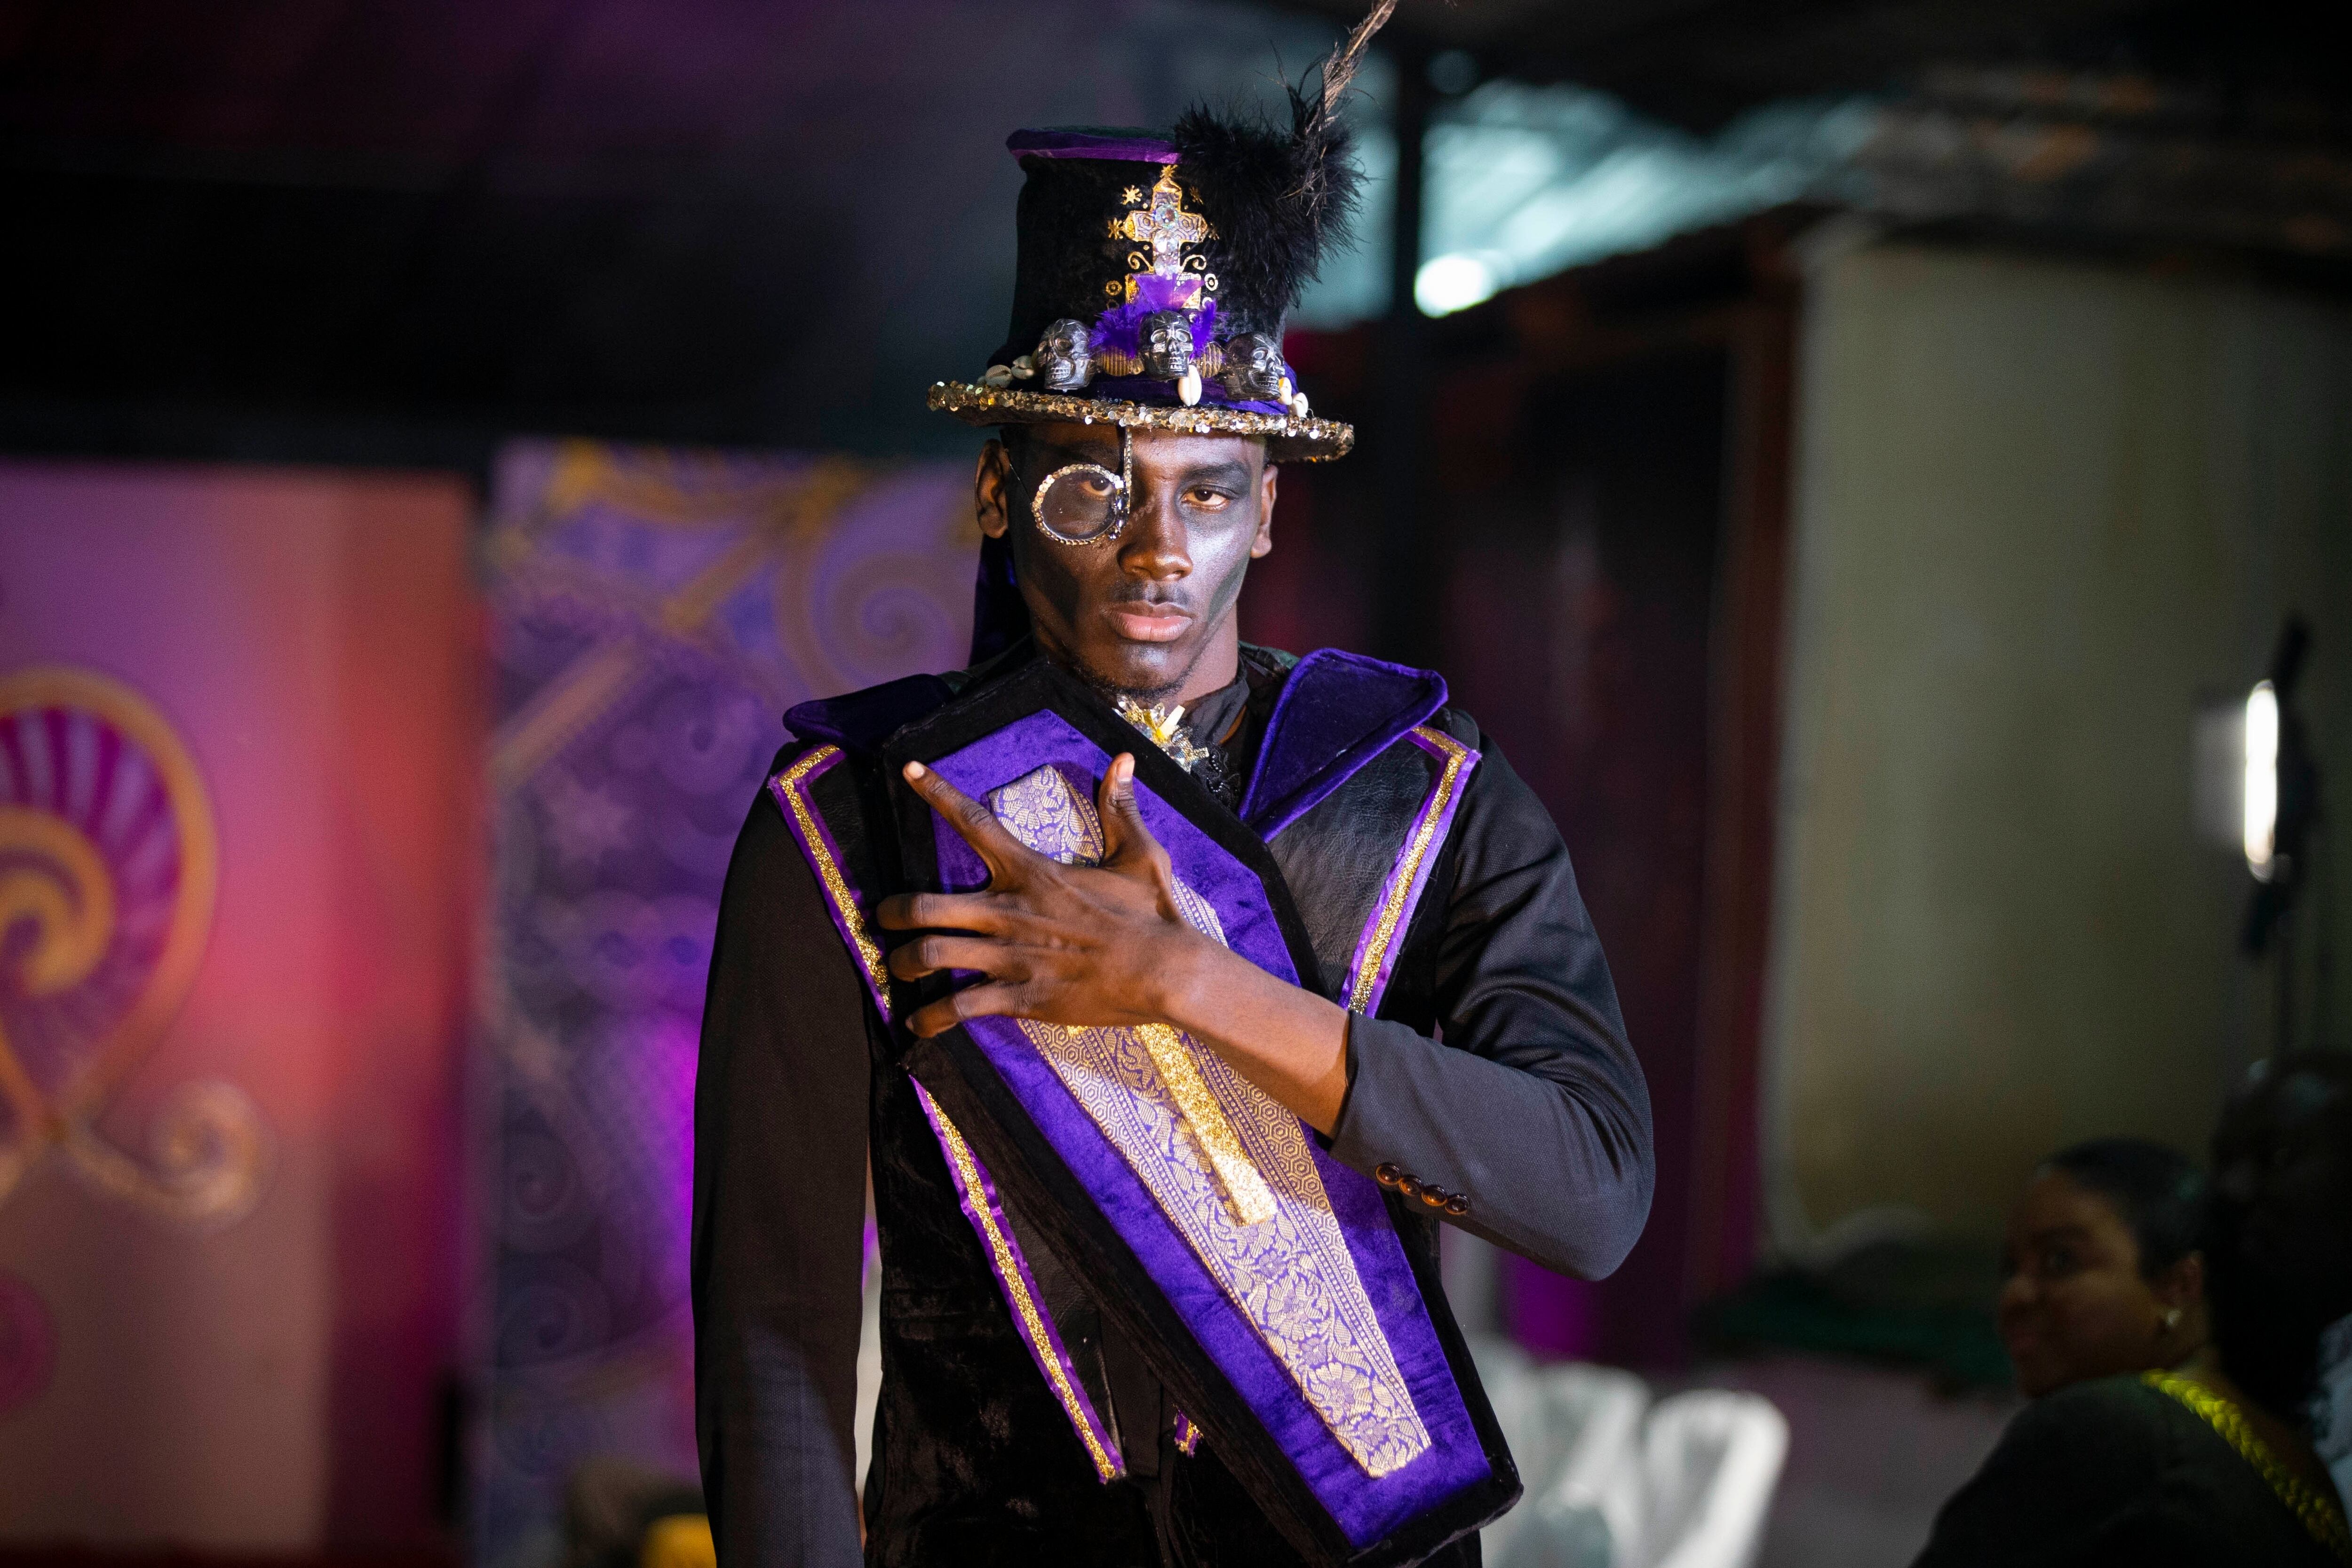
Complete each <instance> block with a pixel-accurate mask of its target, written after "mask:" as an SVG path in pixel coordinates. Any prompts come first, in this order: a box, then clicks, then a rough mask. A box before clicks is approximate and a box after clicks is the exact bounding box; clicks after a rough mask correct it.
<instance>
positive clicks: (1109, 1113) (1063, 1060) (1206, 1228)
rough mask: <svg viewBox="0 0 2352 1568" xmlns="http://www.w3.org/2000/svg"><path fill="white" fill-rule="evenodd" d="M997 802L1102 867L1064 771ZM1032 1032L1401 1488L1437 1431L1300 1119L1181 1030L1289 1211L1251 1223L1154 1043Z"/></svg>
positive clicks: (1116, 1143) (1030, 779)
mask: <svg viewBox="0 0 2352 1568" xmlns="http://www.w3.org/2000/svg"><path fill="white" fill-rule="evenodd" d="M989 803H990V805H991V807H992V809H993V810H994V811H995V812H996V814H997V816H998V819H999V820H1000V821H1003V823H1004V826H1005V827H1006V828H1007V830H1008V831H1010V832H1011V833H1012V834H1013V837H1016V838H1019V839H1021V840H1022V841H1023V842H1024V843H1025V844H1027V845H1029V847H1031V848H1033V849H1035V850H1037V851H1038V852H1039V853H1040V854H1049V855H1055V858H1062V855H1063V854H1067V855H1069V856H1070V858H1072V859H1073V860H1078V861H1083V860H1085V859H1086V858H1087V856H1086V855H1085V854H1084V850H1085V849H1086V847H1089V846H1091V847H1092V849H1093V851H1094V853H1093V856H1092V858H1095V859H1099V858H1101V846H1102V829H1101V826H1100V824H1099V822H1098V821H1097V819H1096V817H1095V814H1094V806H1093V803H1092V802H1090V801H1088V800H1087V799H1086V797H1085V796H1084V795H1082V794H1081V793H1080V792H1078V791H1077V790H1076V789H1074V788H1073V787H1072V786H1071V785H1070V784H1069V781H1068V780H1066V778H1064V777H1063V776H1062V774H1061V773H1059V772H1058V771H1057V770H1055V769H1053V768H1050V767H1047V768H1040V769H1038V770H1036V771H1035V772H1034V773H1028V774H1025V775H1024V776H1023V777H1022V778H1020V779H1016V780H1014V781H1013V783H1012V784H1007V785H1005V786H1004V787H1003V789H1000V790H997V791H995V792H992V794H991V795H990V797H989ZM1057 851H1059V852H1060V853H1057ZM1177 888H1178V900H1177V901H1178V904H1179V906H1180V907H1181V910H1183V913H1184V916H1185V918H1186V920H1187V921H1190V922H1191V923H1192V925H1193V926H1194V928H1195V929H1196V930H1199V931H1201V932H1202V934H1203V935H1206V936H1208V937H1210V938H1212V939H1213V940H1215V941H1217V942H1223V941H1224V931H1223V926H1222V924H1221V923H1220V922H1219V921H1218V920H1217V917H1216V912H1215V910H1213V909H1212V908H1211V907H1210V905H1209V904H1208V902H1207V901H1206V900H1203V899H1202V898H1201V897H1200V896H1199V895H1198V894H1196V893H1194V892H1193V891H1192V889H1189V888H1186V887H1185V886H1184V885H1183V884H1182V883H1181V882H1179V883H1178V884H1177ZM1020 1023H1021V1029H1022V1032H1023V1033H1024V1035H1025V1036H1026V1037H1027V1038H1028V1039H1029V1041H1030V1042H1031V1043H1032V1044H1033V1045H1034V1046H1035V1047H1037V1050H1038V1052H1039V1053H1040V1054H1041V1055H1042V1056H1043V1057H1044V1058H1045V1061H1046V1062H1047V1064H1048V1065H1049V1066H1051V1067H1052V1068H1053V1069H1054V1072H1055V1076H1057V1077H1058V1078H1060V1079H1061V1080H1062V1082H1063V1084H1064V1085H1065V1086H1066V1088H1067V1089H1069V1091H1070V1093H1071V1095H1072V1096H1073V1097H1074V1098H1075V1099H1076V1100H1077V1102H1078V1104H1079V1105H1080V1106H1081V1107H1083V1108H1084V1109H1085V1110H1086V1112H1087V1116H1088V1117H1090V1118H1091V1119H1092V1120H1093V1121H1094V1122H1095V1124H1096V1126H1097V1127H1098V1128H1100V1129H1101V1130H1102V1132H1103V1134H1104V1136H1105V1137H1107V1138H1108V1139H1109V1140H1110V1142H1111V1144H1112V1146H1113V1147H1115V1148H1117V1149H1118V1152H1119V1153H1120V1155H1121V1156H1122V1157H1123V1158H1124V1159H1125V1160H1126V1161H1127V1163H1128V1165H1129V1168H1130V1169H1132V1170H1133V1171H1134V1172H1135V1173H1136V1175H1137V1176H1138V1177H1139V1178H1140V1179H1141V1181H1142V1182H1143V1184H1144V1186H1145V1188H1146V1190H1148V1191H1149V1192H1150V1194H1151V1196H1152V1199H1153V1201H1154V1202H1156V1203H1157V1204H1158V1205H1160V1211H1161V1212H1162V1213H1163V1214H1165V1215H1167V1216H1168V1218H1169V1220H1170V1222H1171V1224H1173V1225H1174V1226H1175V1227H1176V1229H1177V1230H1178V1232H1179V1233H1180V1234H1181V1235H1182V1236H1183V1237H1184V1239H1185V1241H1186V1243H1187V1244H1188V1245H1189V1246H1190V1247H1192V1251H1193V1253H1194V1254H1195V1255H1196V1256H1197V1257H1198V1258H1200V1259H1201V1261H1202V1264H1203V1265H1204V1266H1205V1267H1206V1268H1208V1270H1209V1273H1210V1275H1211V1276H1212V1277H1213V1279H1215V1280H1216V1281H1217V1283H1218V1285H1219V1286H1220V1287H1221V1288H1222V1289H1223V1290H1224V1292H1225V1294H1226V1296H1227V1297H1228V1298H1229V1299H1231V1300H1232V1301H1233V1302H1234V1305H1235V1306H1237V1307H1239V1308H1240V1309H1241V1310H1242V1313H1243V1315H1244V1317H1246V1318H1247V1319H1248V1320H1249V1321H1250V1322H1251V1323H1252V1325H1254V1326H1255V1328H1256V1330H1257V1331H1258V1334H1259V1336H1260V1337H1261V1338H1262V1339H1263V1340H1264V1341H1265V1344H1266V1347H1267V1348H1268V1349H1269V1350H1271V1351H1272V1352H1274V1354H1275V1357H1276V1359H1277V1360H1278V1361H1280V1362H1281V1363H1282V1364H1283V1366H1284V1367H1285V1368H1286V1370H1287V1371H1288V1372H1289V1373H1290V1375H1291V1377H1292V1378H1293V1379H1294V1380H1296V1382H1297V1384H1298V1389H1299V1392H1300V1394H1303V1395H1304V1396H1305V1397H1306V1400H1307V1404H1308V1405H1310V1406H1311V1407H1312V1408H1313V1409H1314V1411H1315V1413H1316V1414H1317V1415H1318V1416H1320V1417H1321V1418H1322V1420H1323V1423H1324V1425H1325V1426H1328V1427H1329V1428H1330V1431H1331V1434H1332V1436H1334V1437H1336V1438H1338V1439H1339V1445H1340V1446H1341V1447H1343V1448H1345V1449H1346V1450H1347V1451H1348V1454H1349V1457H1350V1458H1353V1459H1354V1460H1355V1461H1356V1463H1357V1464H1358V1465H1359V1466H1360V1467H1361V1468H1363V1470H1364V1471H1365V1473H1366V1474H1368V1475H1370V1476H1374V1477H1380V1476H1385V1475H1388V1474H1390V1473H1391V1472H1393V1471H1395V1470H1397V1469H1399V1468H1402V1467H1403V1466H1405V1465H1407V1464H1410V1463H1411V1462H1412V1460H1413V1459H1414V1458H1418V1457H1419V1456H1420V1455H1421V1454H1423V1453H1424V1452H1425V1451H1427V1449H1428V1447H1429V1444H1430V1437H1429V1429H1428V1427H1427V1426H1425V1425H1424V1424H1423V1421H1422V1418H1421V1413H1420V1412H1419V1411H1418V1410H1417V1409H1415V1408H1414V1406H1413V1403H1412V1391H1411V1390H1410V1389H1409V1388H1407V1387H1406V1385H1405V1381H1404V1375H1403V1373H1402V1371H1401V1370H1400V1369H1399V1367H1398V1365H1397V1361H1396V1355H1395V1352H1394V1351H1393V1350H1392V1349H1391V1346H1390V1344H1389V1342H1388V1335H1387V1334H1386V1332H1385V1331H1382V1329H1381V1323H1380V1319H1379V1317H1378V1316H1377V1314H1375V1313H1374V1311H1373V1310H1372V1304H1371V1300H1370V1297H1369V1296H1368V1295H1367V1294H1366V1292H1365V1289H1364V1284H1363V1279H1362V1277H1361V1276H1360V1275H1359V1274H1358V1273H1357V1270H1356V1260H1355V1258H1354V1256H1353V1255H1352V1254H1351V1253H1349V1250H1348V1243H1347V1237H1345V1235H1344V1234H1343V1233H1342V1232H1341V1231H1340V1228H1339V1219H1338V1217H1337V1216H1336V1215H1333V1213H1332V1212H1331V1200H1330V1194H1328V1192H1326V1191H1325V1189H1324V1186H1323V1179H1322V1177H1321V1175H1320V1174H1319V1173H1318V1172H1317V1170H1316V1168H1315V1162H1314V1159H1313V1156H1312V1153H1311V1152H1310V1150H1309V1147H1308V1144H1307V1131H1306V1129H1305V1128H1304V1127H1302V1126H1301V1125H1300V1124H1299V1121H1298V1119H1297V1117H1296V1116H1293V1115H1292V1114H1290V1112H1288V1111H1286V1110H1284V1109H1283V1108H1282V1107H1281V1106H1279V1105H1277V1104H1276V1103H1275V1101H1274V1100H1272V1099H1270V1098H1269V1097H1268V1096H1267V1095H1266V1094H1265V1092H1264V1091H1263V1090H1261V1089H1258V1088H1257V1087H1256V1086H1255V1085H1254V1084H1252V1083H1250V1082H1249V1081H1248V1080H1247V1079H1244V1078H1242V1077H1241V1076H1240V1075H1239V1074H1238V1073H1236V1072H1234V1069H1233V1068H1231V1067H1229V1066H1227V1065H1226V1064H1225V1062H1224V1059H1223V1058H1221V1057H1219V1056H1218V1055H1217V1054H1216V1053H1215V1052H1213V1051H1210V1050H1206V1049H1204V1048H1202V1047H1201V1046H1200V1044H1199V1043H1198V1042H1197V1041H1194V1040H1192V1038H1191V1037H1188V1036H1184V1035H1181V1034H1180V1033H1178V1032H1177V1031H1175V1030H1173V1029H1171V1030H1169V1031H1168V1033H1169V1034H1170V1035H1171V1036H1172V1037H1174V1039H1175V1041H1176V1043H1177V1044H1178V1045H1179V1046H1180V1047H1181V1049H1182V1051H1183V1052H1184V1054H1185V1055H1186V1057H1187V1058H1189V1059H1190V1060H1191V1063H1192V1067H1193V1069H1194V1071H1195V1072H1196V1073H1197V1074H1198V1076H1199V1079H1200V1080H1201V1084H1202V1089H1204V1091H1205V1093H1206V1094H1207V1096H1208V1097H1209V1098H1210V1099H1211V1100H1213V1102H1214V1103H1215V1105H1216V1106H1217V1108H1218V1110H1220V1111H1221V1112H1222V1118H1221V1119H1222V1121H1223V1123H1224V1124H1225V1126H1227V1127H1228V1128H1229V1129H1230V1130H1231V1131H1232V1132H1233V1134H1234V1137H1235V1139H1236V1141H1237V1142H1238V1143H1239V1145H1240V1148H1241V1152H1242V1154H1243V1156H1244V1158H1246V1159H1247V1161H1248V1162H1249V1163H1250V1165H1251V1167H1252V1168H1253V1170H1254V1172H1255V1173H1257V1174H1258V1175H1259V1176H1260V1178H1261V1179H1262V1180H1263V1181H1264V1183H1265V1186H1266V1189H1267V1191H1268V1194H1269V1196H1270V1197H1271V1198H1272V1200H1273V1213H1272V1214H1271V1215H1269V1216H1268V1217H1267V1218H1266V1219H1265V1220H1264V1221H1262V1222H1259V1223H1256V1224H1244V1222H1243V1221H1242V1220H1241V1219H1240V1218H1239V1216H1238V1215H1236V1214H1235V1212H1234V1206H1233V1205H1231V1204H1229V1202H1228V1201H1227V1194H1228V1192H1229V1191H1230V1189H1229V1188H1228V1187H1227V1186H1226V1184H1225V1183H1224V1182H1223V1178H1222V1177H1221V1176H1220V1175H1219V1173H1218V1172H1217V1170H1216V1167H1215V1165H1214V1163H1213V1160H1212V1157H1211V1155H1210V1152H1209V1151H1208V1150H1207V1149H1206V1148H1204V1147H1203V1144H1202V1138H1201V1135H1200V1131H1199V1129H1200V1122H1199V1121H1195V1120H1194V1119H1193V1118H1192V1115H1191V1114H1190V1111H1189V1109H1188V1108H1187V1107H1186V1106H1185V1105H1184V1104H1183V1103H1182V1102H1181V1100H1179V1098H1178V1096H1177V1094H1176V1092H1175V1090H1174V1089H1173V1088H1172V1087H1171V1084H1170V1082H1169V1079H1168V1078H1167V1076H1166V1075H1165V1074H1164V1073H1162V1071H1161V1070H1160V1065H1159V1063H1158V1062H1157V1061H1156V1060H1155V1059H1154V1055H1153V1052H1152V1050H1151V1047H1150V1044H1148V1043H1147V1041H1146V1040H1145V1039H1144V1038H1143V1033H1144V1032H1143V1031H1142V1030H1139V1029H1129V1028H1087V1029H1073V1028H1066V1027H1063V1026H1060V1025H1055V1024H1042V1023H1038V1022H1035V1021H1034V1020H1031V1019H1023V1020H1021V1021H1020Z"/></svg>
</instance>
